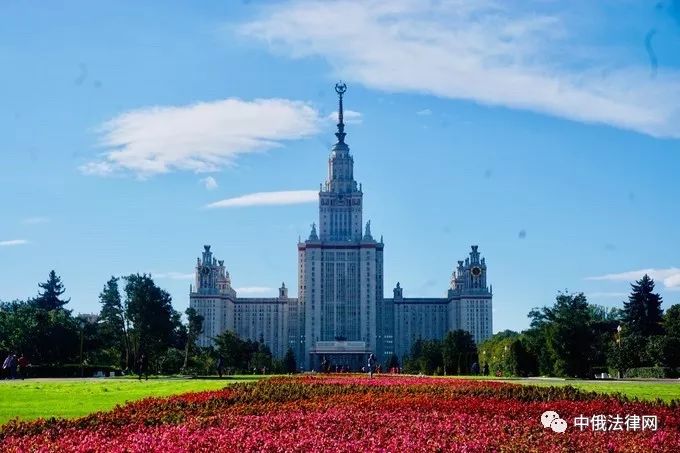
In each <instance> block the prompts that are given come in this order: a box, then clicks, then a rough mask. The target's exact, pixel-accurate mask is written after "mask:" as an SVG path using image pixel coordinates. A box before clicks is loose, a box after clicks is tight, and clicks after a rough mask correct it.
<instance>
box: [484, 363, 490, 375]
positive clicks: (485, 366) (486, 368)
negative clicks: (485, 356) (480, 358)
mask: <svg viewBox="0 0 680 453" xmlns="http://www.w3.org/2000/svg"><path fill="white" fill-rule="evenodd" d="M483 370H484V371H483V373H484V376H488V375H489V364H488V363H485V364H484V369H483Z"/></svg>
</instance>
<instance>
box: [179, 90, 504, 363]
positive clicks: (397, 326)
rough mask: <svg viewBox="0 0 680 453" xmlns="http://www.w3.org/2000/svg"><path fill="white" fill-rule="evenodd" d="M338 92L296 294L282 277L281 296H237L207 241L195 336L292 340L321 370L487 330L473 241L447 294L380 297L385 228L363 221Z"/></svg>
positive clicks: (278, 344)
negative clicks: (199, 327) (200, 326)
mask: <svg viewBox="0 0 680 453" xmlns="http://www.w3.org/2000/svg"><path fill="white" fill-rule="evenodd" d="M335 90H336V92H337V94H338V97H339V112H338V125H337V127H338V131H337V132H336V133H335V136H336V138H337V142H336V143H335V145H333V147H332V149H331V153H330V156H329V158H328V176H327V178H326V181H325V183H323V184H322V185H321V187H320V190H319V228H318V231H317V227H316V223H314V224H312V226H311V231H310V234H309V237H308V238H307V239H306V240H304V241H299V242H298V245H297V249H298V282H297V285H298V288H297V289H298V297H297V298H289V297H288V290H287V288H286V287H285V285H283V284H282V286H281V288H280V289H279V297H276V298H239V297H237V294H236V291H235V290H234V289H233V288H232V287H231V280H230V277H229V273H228V272H227V270H226V269H225V267H224V262H223V261H218V260H216V259H215V258H213V257H212V252H211V251H210V246H208V245H206V246H205V249H204V252H203V257H202V259H201V258H199V259H198V261H197V264H196V281H195V288H194V287H192V288H191V289H190V306H191V307H194V308H195V309H196V310H197V311H198V313H200V314H201V315H202V316H203V317H204V330H203V333H202V334H201V335H200V337H199V340H198V342H199V344H200V345H201V346H207V345H209V344H211V343H212V338H214V337H215V336H216V335H218V334H219V333H221V332H223V331H225V330H233V331H234V332H236V333H237V334H238V335H239V336H240V337H242V338H249V339H253V340H259V339H263V340H264V342H265V343H266V344H267V345H268V346H269V347H270V349H271V350H272V352H273V353H274V355H275V356H276V357H279V358H280V357H282V356H283V355H284V354H285V352H286V350H287V349H288V348H289V347H290V348H291V349H292V350H293V352H294V353H295V356H296V360H297V363H298V365H299V366H301V367H302V368H303V369H306V370H310V369H317V368H318V367H319V364H320V363H321V361H322V360H323V359H324V358H325V359H326V360H327V361H329V362H330V363H332V364H334V365H340V366H342V365H344V366H347V367H349V368H351V369H358V368H359V367H360V366H361V365H362V364H364V363H365V359H366V356H367V355H368V354H370V353H375V354H376V357H378V359H379V360H380V361H381V362H383V363H387V361H388V360H389V358H390V356H391V355H392V354H397V355H398V356H399V359H400V360H401V359H402V358H403V356H404V355H405V354H408V352H409V351H410V348H411V344H412V343H413V342H414V341H416V340H417V339H419V338H422V339H430V338H432V339H433V338H443V337H444V335H446V333H447V332H448V331H450V330H455V329H465V330H468V331H469V332H470V333H471V334H472V335H473V336H474V338H475V340H476V341H477V342H480V341H483V340H484V339H486V338H488V337H489V336H491V332H492V316H491V315H492V308H491V305H492V291H491V288H490V287H488V286H487V284H486V263H485V260H484V258H480V255H479V252H478V250H477V246H476V245H475V246H472V251H471V252H470V255H469V257H468V258H466V259H465V261H459V262H458V267H457V268H456V269H455V270H454V272H453V275H452V278H451V286H450V288H449V290H448V294H447V296H446V297H443V298H441V299H439V298H404V297H403V294H402V292H403V290H402V288H401V286H400V285H399V283H397V286H396V288H394V297H392V298H385V297H384V296H383V293H384V288H383V249H384V243H383V239H382V236H381V237H380V240H376V239H375V238H374V237H373V235H372V233H371V223H370V221H368V222H366V223H365V224H364V223H363V209H362V206H363V192H362V187H361V184H358V183H357V182H356V180H355V179H354V158H353V157H352V155H351V154H350V150H349V146H348V145H347V143H345V137H346V133H345V124H344V121H343V96H344V93H345V91H346V86H345V85H344V84H337V85H336V87H335Z"/></svg>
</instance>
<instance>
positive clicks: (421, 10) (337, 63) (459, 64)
mask: <svg viewBox="0 0 680 453" xmlns="http://www.w3.org/2000/svg"><path fill="white" fill-rule="evenodd" d="M545 3H546V2H536V3H534V4H532V5H527V6H523V7H519V6H517V5H516V4H515V3H513V4H512V5H510V4H507V3H505V2H497V1H492V0H482V1H464V0H448V1H447V0H441V1H417V0H368V1H364V0H361V1H359V0H357V1H350V0H342V1H334V2H328V1H320V0H294V1H290V2H285V3H283V2H280V3H275V4H273V5H271V6H269V7H265V8H263V10H262V14H261V16H260V17H258V18H257V19H255V20H252V21H250V22H247V23H245V24H242V25H240V26H239V27H237V30H238V32H239V33H240V34H241V35H243V36H246V37H248V38H251V39H257V40H260V41H261V42H263V43H265V44H268V45H269V46H270V47H271V48H272V50H274V51H275V52H279V53H283V54H287V55H289V56H291V57H293V58H301V57H307V56H321V57H322V58H325V59H326V60H327V61H328V62H329V64H330V65H332V66H333V69H334V70H335V71H336V73H337V74H338V76H340V77H343V78H345V79H347V80H349V81H350V82H352V81H354V82H359V83H361V84H363V85H365V86H367V87H370V88H375V89H380V90H384V91H389V92H393V91H401V92H413V93H425V94H431V95H435V96H439V97H444V98H452V99H465V100H471V101H475V102H478V103H482V104H491V105H501V106H506V107H511V108H517V109H524V110H531V111H535V112H541V113H546V114H550V115H555V116H558V117H563V118H568V119H571V120H576V121H582V122H588V123H602V124H607V125H611V126H615V127H619V128H623V129H630V130H634V131H638V132H642V133H645V134H649V135H652V136H659V137H675V138H678V137H680V73H679V72H678V71H677V70H673V69H670V68H668V69H666V70H665V71H663V73H661V72H659V74H657V76H656V77H655V78H651V77H650V76H649V70H648V66H647V62H646V61H644V58H638V57H637V56H628V55H625V56H623V55H621V52H619V51H618V50H619V49H618V48H611V47H605V46H604V45H596V44H594V43H592V42H588V41H587V36H589V34H588V33H586V31H588V30H589V29H588V27H589V26H590V25H587V24H589V23H601V22H600V21H594V20H591V21H590V22H588V21H584V20H581V19H580V17H586V16H588V11H590V10H588V11H585V12H584V14H582V15H579V14H573V11H572V13H571V14H567V13H566V12H562V11H557V8H559V5H558V4H553V6H554V7H553V8H552V9H550V10H549V9H548V8H541V6H545ZM555 5H557V6H555ZM580 5H581V7H582V8H588V2H585V3H581V4H580ZM546 11H549V12H546ZM338 17H341V18H342V25H341V26H329V24H336V23H337V18H338ZM604 20H606V18H602V21H604ZM590 31H592V32H593V33H590V35H594V34H596V33H601V31H600V30H594V31H593V30H590Z"/></svg>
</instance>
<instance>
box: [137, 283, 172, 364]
mask: <svg viewBox="0 0 680 453" xmlns="http://www.w3.org/2000/svg"><path fill="white" fill-rule="evenodd" d="M125 281H126V284H125V317H126V319H127V321H128V322H129V325H130V330H129V338H130V347H131V351H132V352H133V355H134V357H135V358H138V357H139V356H140V355H141V354H142V353H143V354H145V355H146V357H147V359H148V360H149V363H151V361H152V360H153V359H154V358H156V359H157V358H158V357H159V355H160V354H161V353H163V352H164V351H165V350H166V349H167V348H168V347H169V346H170V345H171V342H172V339H173V335H174V333H175V328H176V326H177V318H178V317H177V315H176V314H177V312H175V310H173V308H172V298H171V297H170V294H168V293H167V292H166V291H164V290H162V289H160V288H159V287H158V286H156V284H155V283H154V281H153V280H152V279H151V277H150V276H148V275H146V274H144V275H139V274H134V275H128V276H127V277H125Z"/></svg>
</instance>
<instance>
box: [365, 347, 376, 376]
mask: <svg viewBox="0 0 680 453" xmlns="http://www.w3.org/2000/svg"><path fill="white" fill-rule="evenodd" d="M374 367H375V356H374V355H373V353H370V354H369V355H368V363H367V364H366V368H368V377H369V378H372V377H373V368H374Z"/></svg>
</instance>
